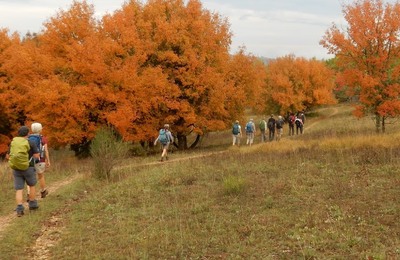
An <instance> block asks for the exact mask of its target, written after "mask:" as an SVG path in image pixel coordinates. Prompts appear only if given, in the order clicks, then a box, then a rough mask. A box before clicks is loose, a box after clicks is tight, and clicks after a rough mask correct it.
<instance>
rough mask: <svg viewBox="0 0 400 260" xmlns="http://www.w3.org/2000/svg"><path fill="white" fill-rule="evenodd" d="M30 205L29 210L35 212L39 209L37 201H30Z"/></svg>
mask: <svg viewBox="0 0 400 260" xmlns="http://www.w3.org/2000/svg"><path fill="white" fill-rule="evenodd" d="M28 204H29V210H35V209H38V208H39V205H38V202H37V200H30V201H29V203H28Z"/></svg>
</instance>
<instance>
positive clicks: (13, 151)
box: [8, 137, 31, 171]
mask: <svg viewBox="0 0 400 260" xmlns="http://www.w3.org/2000/svg"><path fill="white" fill-rule="evenodd" d="M30 149H31V148H30V146H29V142H28V140H27V139H26V138H24V137H14V138H13V140H12V141H11V145H10V158H9V160H8V164H9V165H10V167H11V169H14V170H20V171H25V170H26V169H28V167H29V150H30Z"/></svg>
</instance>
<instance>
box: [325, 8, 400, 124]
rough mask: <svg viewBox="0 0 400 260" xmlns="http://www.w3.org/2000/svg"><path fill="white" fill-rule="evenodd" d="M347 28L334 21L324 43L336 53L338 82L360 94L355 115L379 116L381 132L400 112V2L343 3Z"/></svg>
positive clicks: (353, 93) (378, 122) (329, 49)
mask: <svg viewBox="0 0 400 260" xmlns="http://www.w3.org/2000/svg"><path fill="white" fill-rule="evenodd" d="M343 14H344V18H345V20H346V21H347V27H345V28H343V29H341V28H339V27H338V26H337V25H335V24H333V25H332V27H331V28H329V29H328V30H327V32H326V33H325V35H324V37H323V39H322V40H321V42H320V44H321V45H322V46H324V47H325V48H326V49H327V50H328V51H329V53H330V54H334V55H336V65H337V66H338V67H339V69H340V73H339V74H338V78H337V82H338V84H339V85H340V86H347V87H348V90H349V92H348V94H349V95H351V96H356V97H358V100H359V104H358V105H357V106H356V110H355V112H354V114H355V115H356V116H358V117H362V116H366V115H374V116H375V126H376V130H377V132H379V131H380V130H382V131H383V132H384V131H385V122H386V119H388V118H393V117H397V116H399V115H400V100H399V95H400V84H399V83H400V63H399V60H400V45H399V43H400V41H399V37H400V4H399V3H398V2H396V3H393V4H389V3H386V4H384V3H383V1H382V0H363V1H356V2H354V3H353V4H350V5H344V6H343Z"/></svg>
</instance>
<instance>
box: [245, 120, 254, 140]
mask: <svg viewBox="0 0 400 260" xmlns="http://www.w3.org/2000/svg"><path fill="white" fill-rule="evenodd" d="M255 133H256V125H255V124H254V122H253V118H251V119H250V121H249V122H247V124H246V136H247V141H246V144H247V145H250V146H251V145H252V144H253V141H254V135H255Z"/></svg>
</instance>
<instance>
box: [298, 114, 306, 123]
mask: <svg viewBox="0 0 400 260" xmlns="http://www.w3.org/2000/svg"><path fill="white" fill-rule="evenodd" d="M297 117H298V118H300V119H301V122H302V123H303V126H304V124H305V123H306V116H305V115H304V111H299V112H298V113H297Z"/></svg>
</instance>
